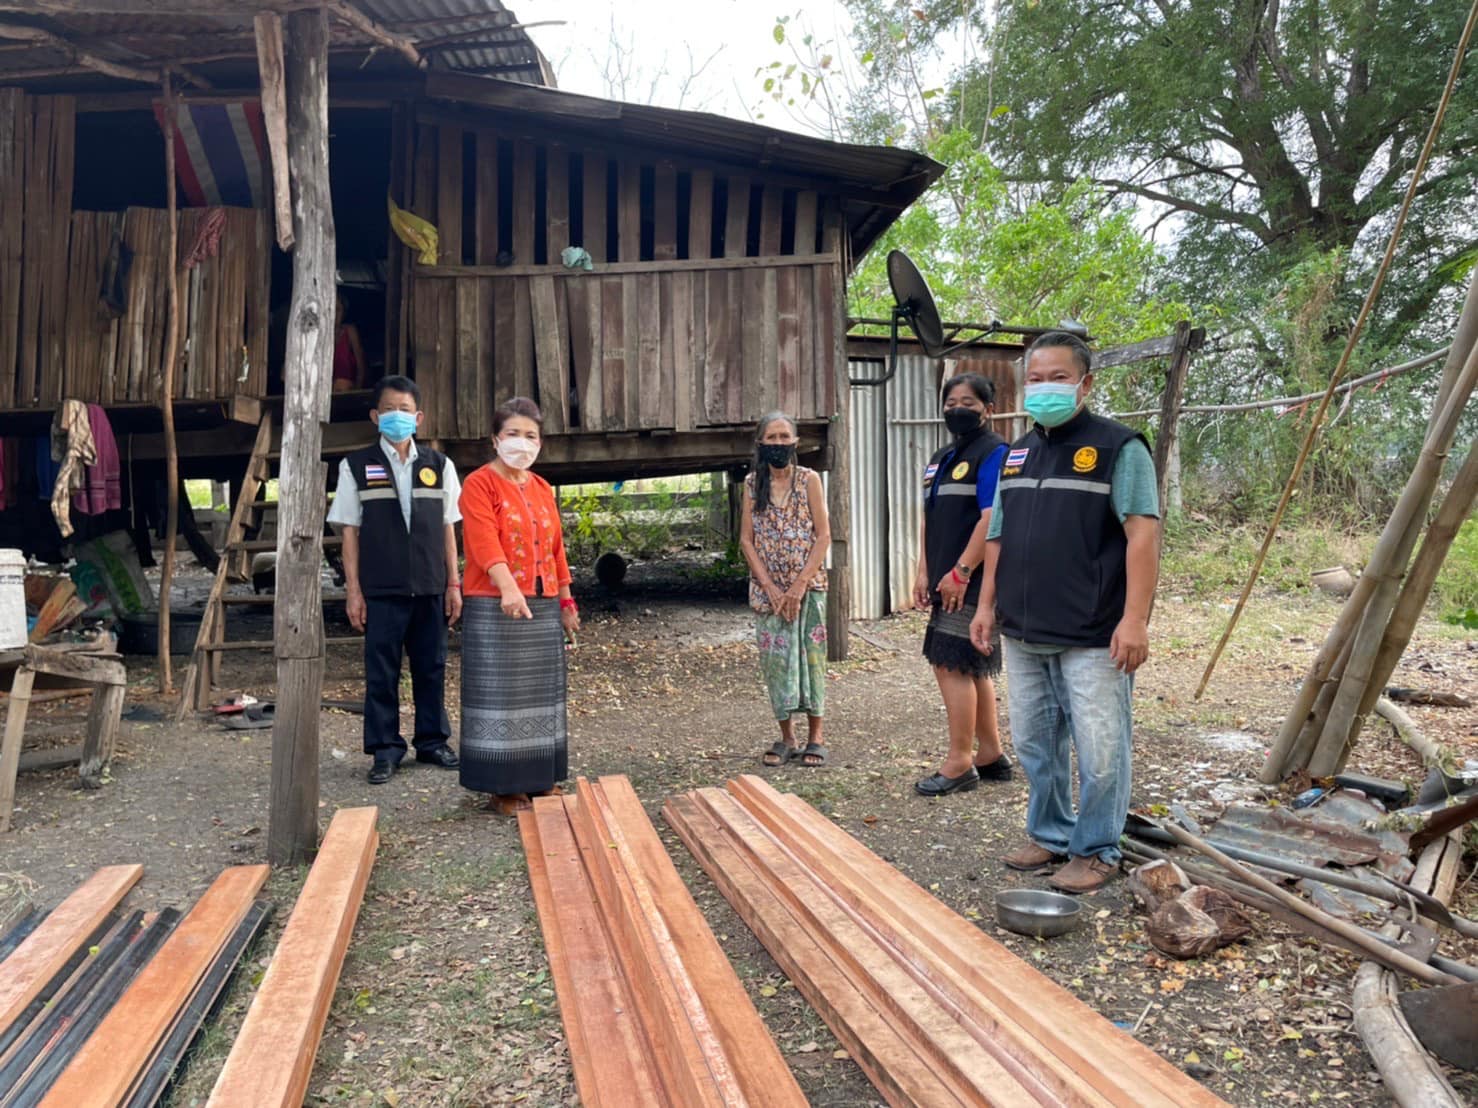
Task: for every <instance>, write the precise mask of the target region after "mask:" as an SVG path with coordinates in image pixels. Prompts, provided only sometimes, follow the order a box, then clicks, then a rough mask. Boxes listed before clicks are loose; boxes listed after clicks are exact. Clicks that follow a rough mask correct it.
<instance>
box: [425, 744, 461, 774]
mask: <svg viewBox="0 0 1478 1108" xmlns="http://www.w3.org/2000/svg"><path fill="white" fill-rule="evenodd" d="M416 761H418V762H425V763H426V764H427V765H431V766H440V767H441V768H442V769H456V768H457V767H458V766H459V765H461V764H462V763H461V762H460V761H459V760H458V759H457V756H456V754H454V753H453V752H452V748H451V747H449V746H447V745H446V744H445V743H442V744H441V745H440V746H433V747H432V748H431V749H430V750H418V751H416Z"/></svg>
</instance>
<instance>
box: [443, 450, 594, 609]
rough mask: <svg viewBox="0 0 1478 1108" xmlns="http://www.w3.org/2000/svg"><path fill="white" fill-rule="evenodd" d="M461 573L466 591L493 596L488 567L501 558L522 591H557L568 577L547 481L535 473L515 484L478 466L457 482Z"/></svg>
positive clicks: (495, 589) (494, 587)
mask: <svg viewBox="0 0 1478 1108" xmlns="http://www.w3.org/2000/svg"><path fill="white" fill-rule="evenodd" d="M458 506H459V507H460V509H461V511H462V547H463V550H464V551H465V552H466V555H467V565H466V568H465V569H464V570H463V573H462V593H463V595H465V596H498V595H500V594H499V591H498V586H497V585H495V584H494V583H493V581H492V578H491V577H489V576H488V571H489V570H491V569H492V568H493V567H494V566H495V565H498V564H499V563H500V562H506V563H507V564H508V568H509V570H510V571H511V572H512V573H513V579H514V580H515V581H517V582H518V587H519V589H520V590H521V591H522V592H523V594H524V595H525V596H539V595H541V592H540V588H541V587H542V595H544V596H558V595H559V590H560V589H561V588H563V587H564V586H566V585H568V584H569V583H570V566H569V563H568V562H567V561H566V560H565V542H564V532H563V529H562V528H561V527H560V522H559V505H558V504H556V503H555V500H554V490H553V489H552V488H550V486H549V482H548V481H546V480H544V478H542V477H540V476H539V475H538V474H537V473H531V474H529V480H528V484H526V485H516V484H514V483H513V482H512V481H510V480H508V479H507V478H505V477H502V476H501V475H499V473H498V471H497V470H495V469H494V468H493V467H492V464H491V463H489V464H488V465H485V466H483V467H482V468H481V469H479V470H477V471H476V472H475V473H473V474H472V475H471V476H469V477H468V478H467V481H466V483H465V484H463V486H462V498H461V500H460V501H458Z"/></svg>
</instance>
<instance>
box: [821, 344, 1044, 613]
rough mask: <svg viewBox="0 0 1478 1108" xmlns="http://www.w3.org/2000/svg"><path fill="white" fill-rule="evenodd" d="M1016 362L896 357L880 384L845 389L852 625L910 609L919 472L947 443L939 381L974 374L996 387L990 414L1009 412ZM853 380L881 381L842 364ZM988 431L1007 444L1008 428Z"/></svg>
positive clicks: (1000, 356) (985, 356)
mask: <svg viewBox="0 0 1478 1108" xmlns="http://www.w3.org/2000/svg"><path fill="white" fill-rule="evenodd" d="M1016 360H1017V359H1016V357H1015V356H1014V355H1013V354H1011V353H1008V352H996V351H990V352H986V353H982V354H979V355H977V356H975V357H972V358H970V359H961V360H960V361H958V362H956V361H953V360H951V361H949V362H946V363H944V364H942V365H941V363H940V362H939V361H938V360H936V359H932V358H926V357H924V356H923V355H922V354H902V355H900V356H899V358H898V372H897V373H896V374H895V375H894V377H893V379H892V380H891V381H889V382H888V383H887V384H886V385H882V386H876V387H867V386H857V385H854V386H853V387H852V390H851V391H852V395H851V403H850V406H849V410H848V415H849V416H850V418H851V420H852V426H851V440H850V441H851V463H852V490H851V491H852V534H851V549H850V555H851V563H852V618H853V619H881V618H882V617H883V616H885V615H888V614H889V613H891V612H895V611H903V610H906V609H907V608H909V607H911V606H912V603H913V601H912V592H913V579H914V572H915V570H916V569H917V568H918V557H919V530H920V528H921V527H922V526H923V519H924V496H923V481H924V468H925V466H926V465H928V462H929V458H930V456H931V455H932V454H933V453H934V451H936V450H938V449H939V448H940V447H941V446H943V445H944V444H945V443H946V442H947V441H948V438H949V433H948V432H947V431H946V430H945V429H944V423H943V421H942V420H941V419H940V415H939V405H940V397H939V388H940V385H941V384H942V383H943V381H944V380H945V379H946V377H947V376H950V375H953V374H955V373H961V372H973V373H979V374H981V375H982V376H984V377H986V378H987V379H988V380H990V381H992V382H994V383H995V385H996V408H997V409H998V410H1000V411H1014V410H1015V409H1016V407H1017V384H1016V379H1017V377H1016ZM848 367H849V371H850V376H851V377H852V379H853V380H867V379H872V378H877V377H880V376H882V375H883V373H884V372H885V369H886V367H885V366H883V365H880V364H879V362H878V361H877V360H875V359H867V360H855V359H854V360H853V361H851V362H849V363H848ZM996 430H997V431H998V432H999V433H1000V434H1001V435H1003V436H1004V437H1006V438H1012V437H1014V429H1013V428H1012V426H1011V424H1009V423H1002V424H999V425H998V426H997V428H996Z"/></svg>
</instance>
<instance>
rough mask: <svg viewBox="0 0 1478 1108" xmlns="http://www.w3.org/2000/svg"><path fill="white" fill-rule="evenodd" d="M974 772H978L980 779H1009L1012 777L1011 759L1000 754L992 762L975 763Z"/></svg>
mask: <svg viewBox="0 0 1478 1108" xmlns="http://www.w3.org/2000/svg"><path fill="white" fill-rule="evenodd" d="M975 772H976V773H978V774H980V779H981V780H982V781H1009V780H1011V778H1012V776H1013V775H1012V773H1011V759H1010V758H1008V757H1006V756H1005V755H1004V754H1002V755H1001V756H1000V757H999V758H997V759H996V760H995V761H994V762H987V763H986V764H985V765H983V766H981V765H977V766H976V767H975Z"/></svg>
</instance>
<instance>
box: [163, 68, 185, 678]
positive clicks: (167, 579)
mask: <svg viewBox="0 0 1478 1108" xmlns="http://www.w3.org/2000/svg"><path fill="white" fill-rule="evenodd" d="M177 105H178V101H177V100H176V99H175V94H174V85H173V82H172V81H171V79H170V78H168V77H166V78H165V79H164V198H165V209H166V211H167V212H168V216H167V219H168V223H169V234H168V239H167V242H168V245H167V246H166V247H165V251H164V259H165V265H167V266H168V267H169V270H168V290H169V327H168V330H167V331H166V333H165V340H164V373H163V377H164V381H163V384H162V386H161V389H162V395H161V396H160V399H159V410H160V411H161V412H162V413H163V415H164V484H165V505H166V506H165V515H164V564H163V566H162V567H161V568H160V570H159V635H158V638H159V692H160V693H161V694H162V695H164V696H170V695H172V694H173V693H174V668H173V659H172V658H171V656H170V651H169V610H170V590H171V589H172V588H173V587H174V560H175V549H174V548H175V544H176V543H178V542H179V531H180V451H179V445H178V443H177V442H176V441H175V430H174V371H175V363H176V362H177V361H179V353H180V275H179V259H180V209H179V199H178V197H177V195H176V192H177V189H176V185H175V165H174V136H175V123H176V116H175V111H176V110H177Z"/></svg>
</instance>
